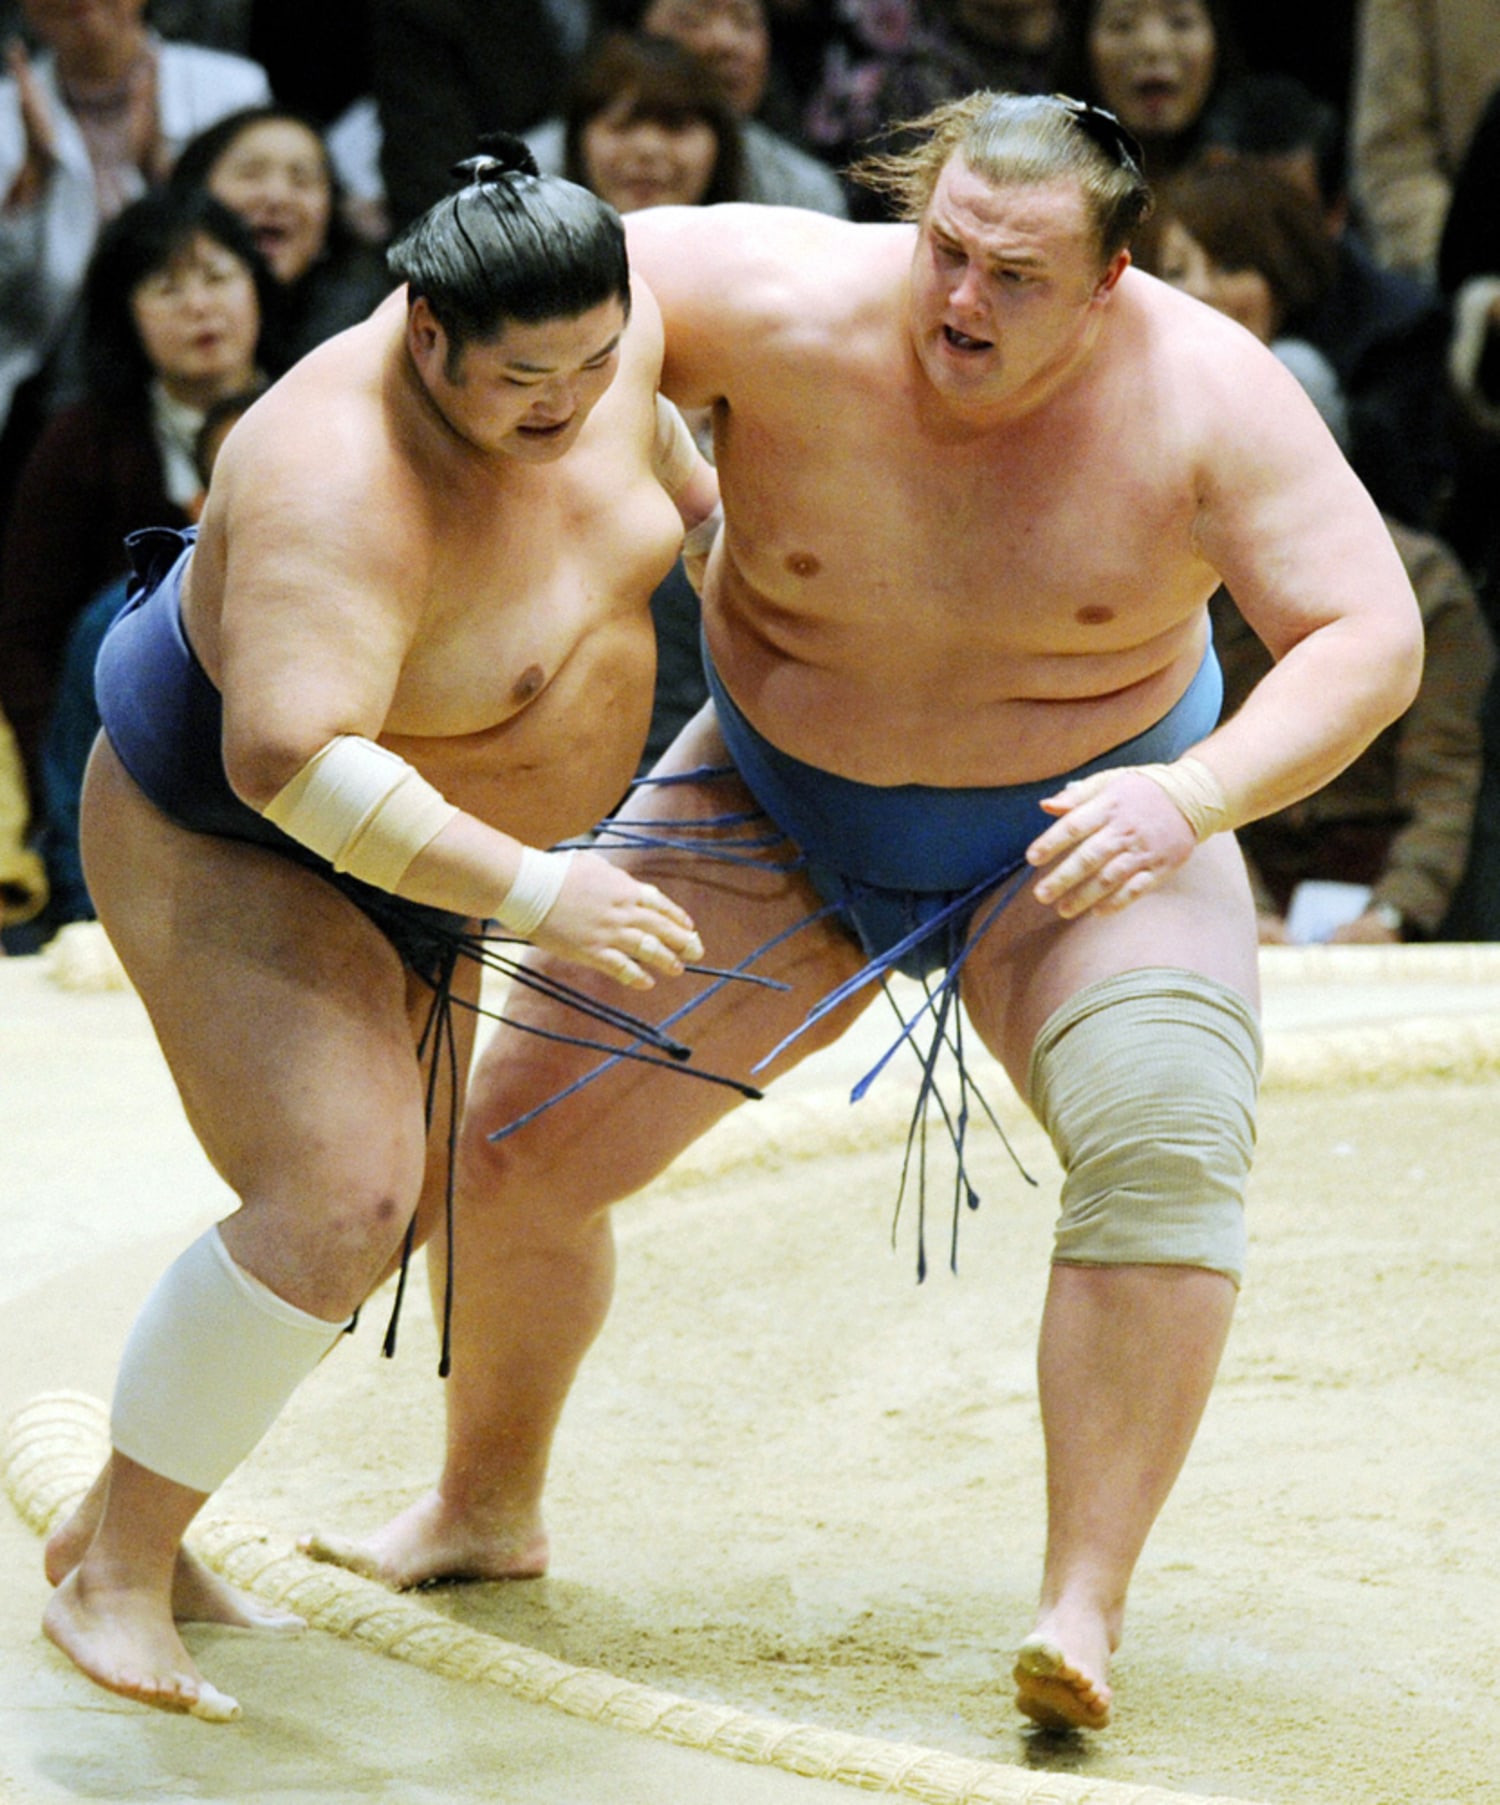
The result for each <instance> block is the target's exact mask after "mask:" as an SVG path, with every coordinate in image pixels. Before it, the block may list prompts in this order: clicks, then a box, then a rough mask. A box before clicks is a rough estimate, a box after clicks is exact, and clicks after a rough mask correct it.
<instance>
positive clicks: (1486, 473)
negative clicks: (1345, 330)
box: [1438, 92, 1500, 633]
mask: <svg viewBox="0 0 1500 1805" xmlns="http://www.w3.org/2000/svg"><path fill="white" fill-rule="evenodd" d="M1438 275H1439V279H1440V281H1441V284H1442V287H1443V291H1444V293H1445V294H1446V295H1447V296H1449V297H1450V299H1451V301H1452V303H1453V317H1454V330H1453V337H1452V341H1451V344H1450V346H1449V356H1448V373H1449V377H1450V379H1451V382H1452V388H1453V393H1454V396H1455V398H1456V402H1457V405H1458V408H1459V419H1460V431H1461V435H1462V436H1461V451H1462V459H1461V465H1460V472H1459V481H1458V494H1457V496H1456V497H1455V501H1454V507H1453V536H1454V540H1455V543H1456V544H1457V545H1458V547H1459V549H1460V550H1461V551H1462V552H1463V553H1464V555H1465V557H1466V558H1467V559H1468V560H1469V562H1470V563H1471V565H1473V567H1474V568H1475V569H1476V570H1478V571H1479V572H1480V573H1481V580H1482V583H1483V588H1484V594H1485V598H1486V601H1487V602H1488V604H1489V606H1490V624H1491V626H1492V627H1494V628H1495V630H1496V631H1497V633H1500V506H1497V505H1496V499H1497V497H1500V92H1497V93H1496V94H1495V95H1493V96H1492V97H1491V99H1490V101H1489V104H1488V105H1487V106H1486V108H1485V110H1484V112H1483V114H1482V115H1481V117H1480V121H1479V124H1478V126H1477V128H1476V130H1475V132H1474V137H1473V140H1472V142H1471V144H1470V146H1469V152H1468V155H1467V156H1466V157H1465V158H1464V161H1463V163H1462V165H1461V166H1460V168H1459V171H1458V174H1457V177H1456V178H1455V181H1454V187H1453V201H1452V205H1451V207H1450V208H1449V211H1448V216H1447V220H1446V222H1445V227H1444V231H1443V237H1442V243H1441V247H1440V252H1439V258H1438Z"/></svg>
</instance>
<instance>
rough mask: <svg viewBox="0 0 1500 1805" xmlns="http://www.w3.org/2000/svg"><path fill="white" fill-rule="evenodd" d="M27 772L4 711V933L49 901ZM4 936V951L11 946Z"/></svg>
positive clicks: (0, 829) (0, 749)
mask: <svg viewBox="0 0 1500 1805" xmlns="http://www.w3.org/2000/svg"><path fill="white" fill-rule="evenodd" d="M30 819H31V807H30V801H29V798H28V794H27V788H26V773H25V771H24V770H23V769H22V768H21V754H20V750H19V748H18V747H17V745H16V736H15V734H14V733H13V732H12V731H11V726H10V722H9V721H7V720H6V718H5V716H4V715H3V714H0V935H4V936H5V939H8V938H9V937H10V931H11V930H13V929H15V928H17V927H19V926H20V925H21V924H22V923H23V922H29V921H32V920H34V919H35V918H36V917H37V916H38V915H40V914H41V912H42V910H43V908H44V907H45V906H46V902H47V873H46V869H45V867H44V866H43V864H42V860H41V858H40V856H39V855H38V853H37V851H36V849H35V848H34V847H33V846H32V845H31V844H30V837H29V832H28V829H29V824H30ZM5 939H0V953H4V952H5V951H6V950H7V948H6V944H5Z"/></svg>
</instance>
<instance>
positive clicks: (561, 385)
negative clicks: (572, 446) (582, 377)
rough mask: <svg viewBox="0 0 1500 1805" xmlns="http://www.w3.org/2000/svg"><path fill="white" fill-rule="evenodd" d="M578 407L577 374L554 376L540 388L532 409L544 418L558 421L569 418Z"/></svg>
mask: <svg viewBox="0 0 1500 1805" xmlns="http://www.w3.org/2000/svg"><path fill="white" fill-rule="evenodd" d="M577 408H578V378H577V377H576V376H554V377H552V378H551V379H550V380H549V381H547V382H544V383H543V384H542V385H541V387H540V388H539V389H538V391H537V397H536V403H535V406H534V407H533V409H532V411H533V412H534V413H536V414H539V415H541V417H542V418H543V419H544V420H548V421H552V422H556V421H558V420H566V419H568V418H569V417H570V416H571V415H572V414H573V413H575V412H576V411H577Z"/></svg>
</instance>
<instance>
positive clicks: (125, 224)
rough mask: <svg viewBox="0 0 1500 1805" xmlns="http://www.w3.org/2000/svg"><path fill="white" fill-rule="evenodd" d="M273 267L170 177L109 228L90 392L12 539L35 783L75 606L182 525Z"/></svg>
mask: <svg viewBox="0 0 1500 1805" xmlns="http://www.w3.org/2000/svg"><path fill="white" fill-rule="evenodd" d="M268 290H269V278H268V276H267V275H266V271H265V265H264V263H263V262H262V260H261V256H260V253H259V251H257V249H256V248H255V240H254V238H253V237H252V236H251V234H250V230H249V228H248V227H247V226H246V225H245V223H244V221H243V220H242V219H241V218H240V217H239V215H238V214H236V213H232V212H231V211H230V210H229V209H228V208H227V207H225V206H223V205H222V203H220V202H219V201H216V200H215V199H214V198H213V196H212V195H210V194H206V193H204V192H202V191H201V190H182V191H179V190H162V191H158V192H157V193H155V194H152V195H148V196H146V197H145V198H144V199H142V200H139V201H137V202H135V203H134V205H132V206H130V207H128V208H127V209H126V210H125V211H124V212H123V213H121V214H120V215H119V216H118V217H117V218H116V219H115V220H113V221H112V222H111V223H110V224H109V225H108V226H107V227H106V228H105V230H104V232H103V234H102V235H101V237H100V240H99V247H98V250H97V251H96V253H95V255H94V258H93V261H92V263H91V264H90V266H89V274H88V279H87V283H86V287H85V295H84V320H85V326H84V345H85V366H86V372H87V377H88V392H87V394H86V396H85V398H84V399H83V400H82V401H80V402H78V403H76V404H75V405H74V406H72V407H69V408H65V409H63V410H62V411H61V412H60V413H58V414H57V415H55V416H54V417H53V419H51V420H50V421H49V422H48V424H47V426H46V428H45V430H44V431H43V433H42V436H41V438H40V439H39V440H38V442H37V444H36V446H35V448H34V449H33V451H32V453H31V455H30V457H29V458H28V459H27V461H26V464H25V466H24V467H23V469H22V472H21V477H20V482H19V484H18V487H17V490H16V500H15V506H14V508H13V510H12V514H11V519H10V523H9V525H8V527H7V529H6V532H5V536H4V541H3V544H0V706H3V708H4V710H5V712H6V714H7V715H9V717H10V720H11V724H12V726H13V727H14V728H15V730H16V735H17V737H18V739H19V740H20V742H21V748H22V753H23V756H24V758H25V761H26V766H27V771H28V781H29V782H30V784H31V787H32V791H33V793H34V794H35V793H36V792H37V781H36V776H37V747H38V740H39V737H40V734H41V730H42V725H43V722H44V721H45V719H46V716H47V713H48V710H49V708H50V706H51V703H52V697H53V693H54V689H55V686H56V681H57V673H58V667H59V663H60V661H61V658H62V651H63V643H64V641H65V639H66V637H67V632H68V628H69V627H70V626H71V625H72V622H73V620H74V618H75V617H76V616H77V615H78V614H79V613H80V611H81V610H82V609H83V607H84V605H85V603H87V602H88V601H89V600H90V599H91V597H93V596H94V595H95V594H96V593H97V592H98V591H99V590H100V589H101V588H102V587H103V586H104V585H105V584H106V583H107V582H109V581H110V579H111V578H112V577H114V576H116V575H118V574H119V573H120V572H122V571H123V570H124V568H125V549H124V544H123V541H124V537H125V535H126V533H128V532H131V531H133V530H134V529H135V528H136V527H142V526H157V525H166V526H185V525H187V524H188V523H189V522H190V521H191V520H193V519H194V518H195V510H196V507H197V504H198V499H199V495H200V488H201V485H200V481H199V477H198V474H197V470H196V468H195V466H194V461H193V454H194V446H195V440H196V437H197V433H198V429H199V427H200V426H201V424H202V422H203V418H204V415H205V413H206V411H207V410H208V408H209V407H210V406H211V405H212V404H213V403H214V402H215V401H216V400H218V399H219V398H220V397H221V396H224V395H229V394H234V393H236V392H238V391H239V390H242V389H245V388H249V387H251V386H252V385H253V384H254V382H255V381H256V379H257V377H258V376H259V374H260V364H259V351H258V345H259V339H260V330H261V320H262V317H263V305H264V297H265V295H266V294H267V292H268Z"/></svg>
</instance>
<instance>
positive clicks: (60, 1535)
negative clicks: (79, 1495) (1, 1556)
mask: <svg viewBox="0 0 1500 1805" xmlns="http://www.w3.org/2000/svg"><path fill="white" fill-rule="evenodd" d="M108 1474H109V1469H108V1468H107V1467H106V1468H105V1470H104V1472H102V1473H101V1474H100V1475H99V1477H98V1478H97V1479H96V1480H95V1481H94V1483H93V1484H92V1485H91V1486H90V1487H89V1489H88V1492H87V1494H86V1495H85V1496H84V1498H83V1499H82V1501H81V1502H80V1503H79V1505H78V1508H77V1509H76V1510H75V1511H73V1512H72V1513H71V1514H70V1515H69V1517H68V1519H67V1521H66V1522H64V1523H61V1524H59V1525H58V1527H57V1528H56V1529H54V1530H53V1532H52V1534H51V1535H50V1536H48V1537H47V1546H46V1549H45V1551H44V1552H43V1555H42V1566H43V1568H44V1570H45V1572H46V1575H47V1582H48V1584H49V1585H54V1586H60V1585H61V1584H62V1582H63V1581H64V1580H65V1579H66V1578H67V1577H68V1575H69V1574H70V1573H71V1572H72V1571H73V1569H74V1568H75V1567H76V1566H77V1565H78V1563H79V1562H80V1561H81V1560H82V1559H83V1556H84V1551H85V1550H86V1549H87V1547H88V1545H89V1543H90V1542H92V1541H93V1539H94V1531H95V1530H96V1529H97V1528H98V1527H99V1519H100V1517H101V1516H102V1515H103V1512H104V1499H105V1496H106V1494H107V1493H108V1491H109V1482H108Z"/></svg>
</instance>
